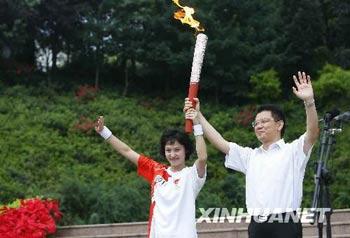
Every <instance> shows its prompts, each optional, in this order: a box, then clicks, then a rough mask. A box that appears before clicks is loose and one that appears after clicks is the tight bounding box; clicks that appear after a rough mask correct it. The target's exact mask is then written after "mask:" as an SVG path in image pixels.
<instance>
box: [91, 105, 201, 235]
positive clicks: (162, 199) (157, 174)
mask: <svg viewBox="0 0 350 238" xmlns="http://www.w3.org/2000/svg"><path fill="white" fill-rule="evenodd" d="M185 117H186V119H190V120H192V121H193V124H194V127H193V128H194V135H195V140H196V151H197V157H198V158H197V160H196V161H195V163H194V164H193V166H191V167H186V165H185V160H187V159H188V158H189V157H190V155H191V153H192V151H193V146H192V143H191V141H190V139H189V137H188V135H187V134H185V133H184V132H182V131H179V130H174V129H172V130H166V131H165V132H164V133H163V135H162V136H161V139H160V145H161V148H160V151H161V155H162V156H164V157H165V159H166V160H167V161H168V163H169V165H165V164H161V163H158V162H156V161H154V160H153V159H152V158H151V157H148V156H145V155H142V154H139V153H137V152H135V151H134V150H132V149H131V148H130V147H129V146H128V145H126V144H125V143H124V142H123V141H121V140H120V139H118V138H117V137H116V136H114V135H113V134H112V132H111V131H110V130H109V129H108V128H107V127H106V126H104V119H103V117H99V118H98V120H97V124H96V127H95V130H96V131H97V132H98V133H99V134H100V135H101V136H102V137H103V138H104V139H105V140H106V141H107V142H108V143H109V144H110V145H111V146H112V147H113V148H114V149H115V150H116V151H117V152H119V153H120V154H121V155H123V156H124V157H125V158H127V159H128V160H130V161H131V162H132V163H134V164H135V165H136V166H137V173H138V175H140V176H142V177H144V178H145V179H146V180H147V181H148V182H149V183H150V185H151V206H150V214H149V223H148V237H150V238H180V237H181V238H183V237H186V238H196V237H197V231H196V219H195V199H196V197H197V195H198V193H199V191H200V190H201V188H202V187H203V185H204V182H205V178H206V161H207V151H206V144H205V141H204V138H203V130H202V126H201V125H200V124H199V123H198V119H197V112H196V111H195V110H194V109H189V110H188V111H187V112H186V115H185Z"/></svg>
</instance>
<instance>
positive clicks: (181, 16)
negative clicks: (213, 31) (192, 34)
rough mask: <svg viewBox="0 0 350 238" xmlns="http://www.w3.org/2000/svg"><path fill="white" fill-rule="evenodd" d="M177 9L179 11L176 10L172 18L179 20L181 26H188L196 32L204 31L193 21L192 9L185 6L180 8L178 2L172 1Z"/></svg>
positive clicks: (197, 22)
mask: <svg viewBox="0 0 350 238" xmlns="http://www.w3.org/2000/svg"><path fill="white" fill-rule="evenodd" d="M172 1H173V3H175V4H176V5H177V6H178V7H180V8H181V9H179V10H177V11H176V12H175V13H174V18H175V19H177V20H180V21H181V23H182V24H188V25H190V26H191V27H192V28H195V29H196V30H197V31H198V32H199V31H204V28H203V27H202V26H201V25H200V22H199V21H197V20H195V19H193V17H192V15H193V14H194V12H195V11H194V9H193V8H191V7H187V6H181V4H180V3H179V0H172Z"/></svg>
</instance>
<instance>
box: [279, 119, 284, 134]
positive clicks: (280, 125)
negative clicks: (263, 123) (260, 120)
mask: <svg viewBox="0 0 350 238" xmlns="http://www.w3.org/2000/svg"><path fill="white" fill-rule="evenodd" d="M278 123H279V126H278V130H279V131H282V128H283V126H284V121H282V120H280V121H278Z"/></svg>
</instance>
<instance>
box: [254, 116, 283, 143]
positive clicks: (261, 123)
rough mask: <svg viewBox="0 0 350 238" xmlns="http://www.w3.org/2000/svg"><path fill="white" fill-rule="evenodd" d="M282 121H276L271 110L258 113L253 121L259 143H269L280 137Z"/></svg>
mask: <svg viewBox="0 0 350 238" xmlns="http://www.w3.org/2000/svg"><path fill="white" fill-rule="evenodd" d="M282 127H283V121H276V120H275V119H274V118H273V117H272V114H271V111H262V112H260V113H258V114H257V115H256V117H255V121H254V131H255V135H256V137H257V138H258V140H259V141H260V142H261V143H263V144H264V143H271V142H275V141H277V140H279V139H281V130H282Z"/></svg>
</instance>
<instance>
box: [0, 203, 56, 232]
mask: <svg viewBox="0 0 350 238" xmlns="http://www.w3.org/2000/svg"><path fill="white" fill-rule="evenodd" d="M61 217H62V214H61V212H60V211H59V206H58V202H57V201H55V200H51V199H40V198H32V199H25V200H17V201H16V202H14V203H12V204H10V205H6V206H0V237H2V238H5V237H6V238H45V237H47V236H48V235H50V234H54V233H55V232H56V222H58V221H59V220H60V219H61Z"/></svg>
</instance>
